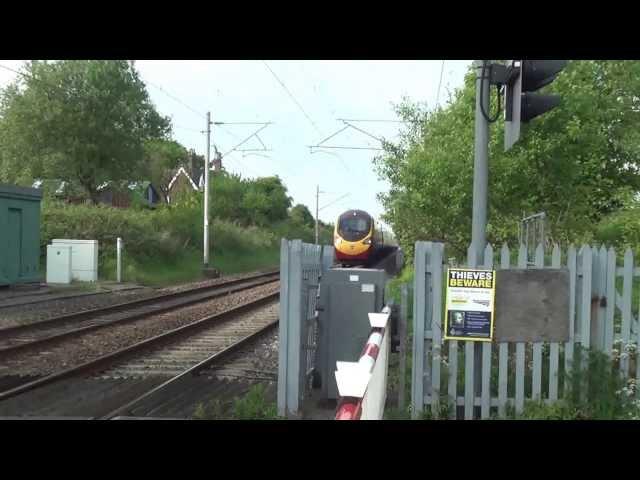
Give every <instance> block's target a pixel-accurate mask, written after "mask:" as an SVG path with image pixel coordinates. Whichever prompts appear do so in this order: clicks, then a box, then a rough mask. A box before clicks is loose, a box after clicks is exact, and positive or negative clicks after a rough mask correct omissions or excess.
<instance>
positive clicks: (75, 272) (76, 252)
mask: <svg viewBox="0 0 640 480" xmlns="http://www.w3.org/2000/svg"><path fill="white" fill-rule="evenodd" d="M51 243H52V245H66V246H69V247H71V274H72V278H73V279H74V280H79V281H82V282H96V281H98V241H97V240H74V239H54V240H52V241H51Z"/></svg>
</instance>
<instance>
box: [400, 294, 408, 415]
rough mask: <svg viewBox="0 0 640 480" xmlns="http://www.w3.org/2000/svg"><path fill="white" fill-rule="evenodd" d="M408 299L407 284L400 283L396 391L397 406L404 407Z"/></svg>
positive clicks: (401, 408) (402, 408)
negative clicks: (398, 369) (398, 360)
mask: <svg viewBox="0 0 640 480" xmlns="http://www.w3.org/2000/svg"><path fill="white" fill-rule="evenodd" d="M408 301H409V292H408V285H407V284H406V283H403V284H402V285H400V324H399V325H398V327H399V328H398V330H399V332H398V333H399V335H400V385H399V387H398V388H399V391H398V408H400V410H404V408H405V398H404V397H405V388H406V375H407V306H408V304H407V302H408Z"/></svg>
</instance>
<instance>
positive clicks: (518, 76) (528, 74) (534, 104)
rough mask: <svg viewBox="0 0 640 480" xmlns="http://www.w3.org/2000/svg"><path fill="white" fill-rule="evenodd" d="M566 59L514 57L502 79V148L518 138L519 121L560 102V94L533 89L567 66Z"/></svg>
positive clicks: (507, 148)
mask: <svg viewBox="0 0 640 480" xmlns="http://www.w3.org/2000/svg"><path fill="white" fill-rule="evenodd" d="M567 64H568V62H567V61H566V60H514V61H512V63H511V66H510V67H509V68H508V73H507V80H506V83H505V109H504V120H505V126H504V149H505V151H506V150H509V149H510V148H511V147H512V146H513V144H514V143H516V142H517V141H518V139H519V138H520V123H521V122H525V123H526V122H528V121H529V120H531V119H532V118H535V117H537V116H540V115H542V114H543V113H546V112H548V111H550V110H552V109H553V108H555V107H557V106H558V105H559V104H560V95H553V94H542V93H533V92H535V91H536V90H540V89H541V88H542V87H544V86H546V85H549V84H550V83H551V82H553V81H554V80H555V79H556V77H557V76H558V74H559V73H560V72H561V71H562V70H563V69H564V68H565V67H566V66H567Z"/></svg>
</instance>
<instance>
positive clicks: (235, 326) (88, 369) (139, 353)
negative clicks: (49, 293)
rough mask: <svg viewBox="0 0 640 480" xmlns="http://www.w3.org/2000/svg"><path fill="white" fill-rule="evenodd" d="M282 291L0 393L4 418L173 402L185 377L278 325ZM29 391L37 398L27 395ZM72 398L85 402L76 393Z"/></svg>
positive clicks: (97, 412) (113, 412) (119, 410)
mask: <svg viewBox="0 0 640 480" xmlns="http://www.w3.org/2000/svg"><path fill="white" fill-rule="evenodd" d="M278 296H279V294H278V293H271V294H267V295H263V296H261V297H260V298H258V299H255V300H252V301H250V302H246V303H244V304H242V305H240V306H237V307H234V308H231V309H229V310H226V311H224V312H221V313H218V314H215V315H210V316H207V317H205V318H202V319H200V320H198V321H196V322H194V323H190V324H188V325H184V326H182V327H179V328H176V329H174V330H171V331H169V332H165V333H163V334H161V335H158V336H156V337H153V338H150V339H146V340H144V341H141V342H138V343H137V344H134V345H131V346H129V347H126V348H123V349H121V350H119V351H116V352H113V353H110V354H107V355H104V356H102V357H99V358H97V359H95V360H92V361H89V362H86V363H84V364H82V365H78V366H76V367H73V368H69V369H66V370H64V371H60V372H57V373H54V374H51V375H48V376H46V377H42V378H39V379H37V380H34V381H32V382H29V383H27V384H23V385H19V386H17V387H15V388H12V389H10V390H7V391H4V392H0V414H2V415H5V416H4V417H3V418H9V417H16V416H20V417H21V418H34V417H33V416H30V417H24V415H23V414H24V412H22V411H21V410H20V409H21V408H24V406H25V405H27V406H28V408H31V409H32V413H33V414H34V415H35V416H46V417H56V416H57V417H60V416H62V417H66V418H71V417H83V418H86V417H87V416H88V417H91V418H98V419H117V418H122V417H123V416H124V417H131V416H141V415H140V412H141V410H140V408H139V407H140V406H141V405H142V404H145V403H146V404H148V403H149V402H155V403H156V404H157V403H158V402H159V403H162V402H165V401H170V400H171V399H173V398H174V397H175V395H176V393H177V392H181V391H183V390H184V389H183V388H182V387H181V382H183V381H188V380H189V379H190V378H193V376H194V375H196V374H197V373H198V372H200V371H202V370H205V369H207V368H209V367H210V366H212V365H213V364H215V363H216V362H219V361H221V360H222V359H224V358H226V357H227V355H228V354H229V353H231V352H234V351H237V350H238V349H239V348H241V347H243V346H245V345H246V344H247V343H250V342H252V341H254V340H255V339H256V338H258V337H260V336H261V335H263V334H265V333H266V332H268V331H270V330H272V329H273V328H274V327H275V326H276V325H277V323H278ZM65 381H68V382H76V383H75V384H74V385H76V386H78V385H83V386H84V387H85V391H81V390H82V389H74V387H73V386H72V385H69V384H67V385H66V386H65V385H63V384H64V383H65ZM83 382H84V383H83ZM47 389H49V391H48V392H47V391H46V390H47ZM176 389H177V390H176ZM23 394H24V395H32V398H29V399H26V398H24V397H23ZM73 395H79V396H80V397H81V398H82V400H81V401H78V400H77V399H76V398H72V397H73ZM14 397H15V398H14ZM12 401H13V402H14V403H13V405H9V406H8V407H7V402H12ZM3 404H4V405H3ZM38 405H40V408H39V407H38ZM143 410H144V409H143ZM7 411H9V412H11V413H8V414H7V413H6V412H7ZM142 416H145V415H142Z"/></svg>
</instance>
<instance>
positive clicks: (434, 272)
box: [429, 243, 444, 412]
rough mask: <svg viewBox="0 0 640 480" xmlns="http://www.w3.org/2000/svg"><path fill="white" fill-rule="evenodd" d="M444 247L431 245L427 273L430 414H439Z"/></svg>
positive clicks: (437, 244) (438, 244)
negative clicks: (428, 293) (428, 282)
mask: <svg viewBox="0 0 640 480" xmlns="http://www.w3.org/2000/svg"><path fill="white" fill-rule="evenodd" d="M443 258H444V245H443V244H441V243H434V244H432V248H431V261H430V262H429V266H430V268H429V273H430V277H431V294H432V295H431V298H432V299H433V300H432V302H431V305H432V309H433V313H432V315H431V322H430V323H431V342H430V343H431V348H432V350H433V356H432V358H433V368H432V374H431V392H430V395H431V407H432V410H431V411H432V412H439V407H440V365H441V363H442V351H441V350H442V326H441V322H442V277H443V275H442V261H443Z"/></svg>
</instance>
